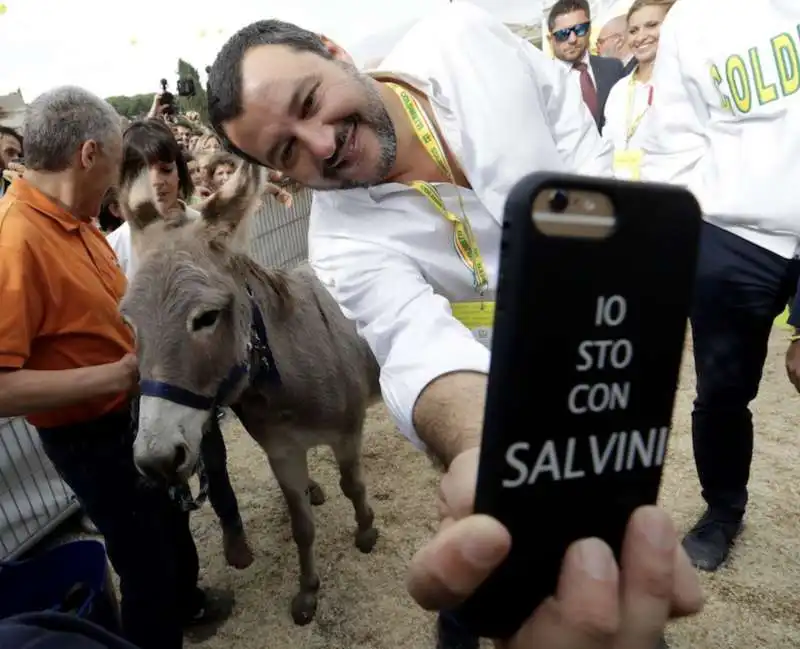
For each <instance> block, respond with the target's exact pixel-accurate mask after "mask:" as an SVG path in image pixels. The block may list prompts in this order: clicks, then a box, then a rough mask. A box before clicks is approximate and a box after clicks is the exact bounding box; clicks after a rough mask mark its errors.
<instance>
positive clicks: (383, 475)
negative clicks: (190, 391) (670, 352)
mask: <svg viewBox="0 0 800 649" xmlns="http://www.w3.org/2000/svg"><path fill="white" fill-rule="evenodd" d="M786 339H787V335H786V333H785V332H782V331H778V330H776V331H775V332H774V333H773V336H772V340H771V343H770V354H769V358H768V360H767V364H766V368H765V374H764V382H763V383H762V388H761V394H760V396H759V397H758V400H757V401H756V403H755V406H754V413H755V423H756V430H757V437H756V457H755V463H754V467H753V476H752V479H751V483H750V494H751V501H750V502H751V506H750V510H749V516H748V520H747V523H748V525H747V528H746V529H745V531H744V533H743V535H742V537H741V540H740V542H739V544H738V546H737V548H736V550H735V554H734V555H733V558H732V561H731V562H730V565H729V567H726V568H724V569H723V570H721V571H720V572H719V573H717V574H715V575H711V576H705V577H704V579H703V581H704V584H705V587H706V591H707V593H708V603H707V606H706V609H705V611H704V612H703V613H702V614H701V615H699V616H697V617H695V618H694V619H691V620H688V621H684V622H680V623H676V624H675V625H673V626H672V627H671V628H670V629H669V632H668V639H669V641H670V645H671V646H672V647H674V648H675V649H754V648H760V647H763V648H765V649H766V648H769V649H790V648H796V647H800V594H798V593H799V592H800V591H798V588H799V587H800V533H799V532H800V528H799V527H798V526H799V524H798V516H797V513H798V509H800V493H798V492H800V481H799V480H798V479H797V478H798V473H800V462H799V461H798V460H799V459H800V450H798V444H797V424H798V421H799V420H800V408H799V404H800V401H798V396H797V394H796V393H793V390H792V389H791V388H790V386H789V383H788V381H787V380H786V377H785V373H784V369H783V351H784V349H785V345H786ZM693 393H694V374H693V369H692V366H691V354H687V355H686V360H685V364H684V368H683V378H682V383H681V389H680V394H679V397H678V402H677V408H676V414H675V423H674V428H673V434H672V440H671V444H670V453H669V458H668V462H667V467H666V474H665V482H664V486H663V489H662V502H663V504H664V505H665V506H666V507H667V508H668V509H669V510H670V511H672V512H673V513H674V515H675V518H676V521H677V523H678V525H680V526H681V528H683V529H688V528H689V527H690V526H691V524H692V523H693V521H694V519H695V517H697V516H698V515H699V514H700V513H701V511H702V502H701V499H700V496H699V487H698V483H697V478H696V475H695V469H694V464H693V460H692V447H691V435H690V410H691V402H692V399H693V396H694V395H693ZM226 438H227V443H228V448H229V462H230V468H231V474H232V477H233V482H234V488H235V489H236V492H237V494H238V497H239V502H240V505H241V508H242V514H243V517H244V519H245V525H246V526H247V530H248V532H249V536H250V539H251V542H252V544H253V548H254V551H255V553H256V555H257V558H256V562H255V563H254V564H253V566H251V567H250V568H249V569H247V570H245V571H242V572H238V571H235V570H233V569H230V568H228V567H227V566H226V565H225V563H224V559H223V557H222V550H221V539H220V534H219V531H218V527H217V524H216V520H215V517H214V514H213V512H212V510H211V509H210V507H205V508H203V510H202V511H200V512H198V513H197V514H196V515H195V516H194V523H193V525H194V529H195V533H196V538H197V541H198V547H199V549H200V555H201V563H202V565H203V566H204V568H203V579H204V582H205V583H206V584H208V585H213V586H215V587H220V588H231V589H233V590H235V593H236V599H237V602H236V610H235V613H234V615H233V617H232V618H231V619H230V620H229V621H228V622H227V623H226V624H225V625H224V626H223V627H222V628H221V629H220V630H219V631H218V633H217V635H216V636H215V637H212V638H211V639H209V640H206V641H205V642H202V643H201V646H202V649H223V648H224V649H230V648H231V647H235V648H236V649H323V648H325V649H401V648H402V649H429V648H431V649H432V647H434V643H433V635H432V629H433V617H432V616H431V615H429V614H427V613H424V612H423V611H421V610H419V609H418V608H417V607H416V606H415V605H414V603H413V602H412V601H411V600H410V598H409V597H408V595H407V594H406V591H405V588H404V583H403V582H404V575H405V568H406V565H407V562H408V560H409V559H410V557H411V556H412V554H413V553H414V551H415V549H416V548H417V547H419V546H420V545H421V544H422V543H423V542H424V541H425V539H426V538H428V537H429V536H430V534H431V532H432V530H433V529H434V526H435V509H434V501H433V497H434V494H435V491H434V490H435V485H436V482H437V476H436V474H435V473H434V471H433V469H432V468H431V467H430V465H429V462H428V460H427V459H426V458H425V457H424V456H423V455H422V454H421V453H419V452H417V451H415V450H414V449H413V448H412V447H411V445H410V444H408V443H407V442H406V441H405V440H404V439H403V438H402V437H401V436H400V435H399V434H398V433H397V432H396V431H395V430H394V428H393V426H392V425H391V424H390V423H389V421H388V420H387V417H386V413H385V410H384V409H383V407H376V408H375V409H374V410H373V411H372V412H371V413H370V417H369V421H368V423H367V431H366V447H365V460H364V463H365V468H366V478H367V485H368V489H369V492H370V494H371V497H372V502H373V506H374V508H375V511H376V518H377V524H378V526H379V528H380V531H381V538H380V539H379V541H378V545H377V546H376V548H375V550H374V551H373V553H372V554H371V555H362V554H361V553H360V552H358V550H357V549H356V548H355V547H354V545H353V541H352V531H353V528H354V522H353V515H352V510H351V508H350V503H349V502H348V501H347V500H346V499H345V498H344V497H343V496H342V495H341V493H340V492H339V490H338V479H337V476H336V472H335V465H334V463H333V459H332V457H331V456H330V454H329V453H328V452H327V450H325V451H317V452H315V453H314V454H313V457H312V458H311V468H312V475H313V476H314V477H315V478H316V479H317V480H318V481H319V482H320V483H321V484H322V485H323V486H324V488H325V490H326V493H327V495H328V502H327V503H325V504H324V505H323V506H321V507H318V508H316V509H315V512H316V520H317V541H316V553H317V560H318V564H319V570H320V575H321V577H322V590H321V598H320V603H319V610H318V612H317V616H316V619H315V620H314V621H313V622H312V623H311V624H310V625H308V626H306V627H296V626H294V624H293V623H292V621H291V617H290V615H289V601H290V598H291V596H292V595H293V593H294V592H295V588H296V576H297V561H296V554H295V548H294V545H293V543H292V539H291V532H290V529H289V522H288V515H287V514H286V510H285V507H284V504H283V500H282V496H281V493H280V491H279V490H278V487H277V485H276V483H275V480H274V479H273V477H272V475H271V473H270V471H269V468H268V467H267V463H266V461H265V459H264V457H263V455H262V454H261V452H260V450H259V449H258V448H257V447H256V446H255V444H254V443H253V442H252V441H251V440H250V439H249V437H248V436H247V435H246V433H245V432H244V431H243V430H242V429H241V427H240V426H239V425H238V422H235V421H234V422H232V423H231V424H229V425H228V426H227V430H226Z"/></svg>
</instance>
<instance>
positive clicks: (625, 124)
mask: <svg viewBox="0 0 800 649" xmlns="http://www.w3.org/2000/svg"><path fill="white" fill-rule="evenodd" d="M632 75H633V73H631V74H629V75H628V76H627V77H623V78H622V79H620V80H619V81H617V82H616V83H615V84H614V85H613V86H612V88H611V91H610V92H609V93H608V100H607V101H606V107H605V113H604V114H605V120H606V121H605V126H604V127H603V137H604V138H606V139H607V140H609V141H610V142H611V144H612V145H613V146H614V150H615V151H624V150H626V149H641V148H642V141H643V138H644V136H643V135H642V134H643V133H645V132H646V126H645V125H646V122H647V119H648V116H649V112H650V110H649V109H650V107H651V106H650V103H651V99H654V98H655V92H654V90H653V85H652V84H650V83H641V82H639V81H633V76H632ZM631 85H633V97H631ZM631 98H632V99H633V101H632V102H631ZM637 123H638V126H637ZM629 131H632V133H631V134H630V140H629V139H628V132H629Z"/></svg>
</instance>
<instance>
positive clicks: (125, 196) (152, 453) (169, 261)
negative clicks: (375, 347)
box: [120, 163, 380, 624]
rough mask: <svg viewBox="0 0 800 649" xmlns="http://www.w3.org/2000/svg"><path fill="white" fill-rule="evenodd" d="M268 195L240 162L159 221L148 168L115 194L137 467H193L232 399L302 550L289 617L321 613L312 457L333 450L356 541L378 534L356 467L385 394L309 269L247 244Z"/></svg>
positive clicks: (318, 496) (180, 476)
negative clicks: (132, 256)
mask: <svg viewBox="0 0 800 649" xmlns="http://www.w3.org/2000/svg"><path fill="white" fill-rule="evenodd" d="M263 193H264V175H263V172H262V171H261V170H260V169H259V168H257V167H255V166H252V165H249V164H246V163H243V164H242V165H241V166H240V167H239V168H238V169H237V171H236V172H235V173H234V175H233V176H232V177H231V178H230V179H229V180H228V182H227V183H226V184H225V185H224V186H223V187H222V188H221V189H220V190H219V191H218V192H217V193H215V194H213V195H212V196H210V197H209V198H208V199H206V201H205V202H203V203H201V204H200V205H199V206H196V208H197V209H198V211H199V212H200V214H201V217H202V218H200V219H190V218H188V217H187V216H186V214H185V213H184V214H181V213H180V211H179V212H178V213H176V214H171V215H170V216H169V217H168V218H166V219H162V218H159V216H158V213H157V211H156V208H155V204H154V197H153V193H152V189H151V186H150V181H149V180H148V177H147V174H146V172H145V173H143V174H142V175H141V176H140V177H138V178H136V179H135V180H133V181H132V182H131V183H129V184H128V185H127V186H123V187H121V188H120V207H121V209H122V211H123V214H124V216H125V218H126V220H127V221H128V222H129V223H130V226H131V231H132V237H133V245H134V248H135V250H136V254H137V257H138V260H139V267H138V271H137V273H136V275H135V276H134V278H133V280H132V282H131V284H130V286H129V287H128V290H127V293H126V294H125V297H124V299H123V301H122V303H121V305H120V310H121V312H122V315H123V317H124V318H126V320H127V321H128V322H129V323H130V324H131V326H132V328H133V330H134V332H135V335H136V347H137V354H138V360H139V372H140V407H139V429H138V433H137V435H136V440H135V443H134V449H133V451H134V460H135V462H136V465H137V467H138V468H139V470H140V471H141V472H142V473H143V474H145V475H147V476H150V477H156V478H158V479H160V480H166V481H168V482H173V483H174V482H185V481H186V480H187V479H188V478H189V477H190V476H191V475H192V474H193V473H194V471H195V469H196V467H197V463H198V458H199V453H200V442H201V439H202V430H203V427H204V425H205V424H206V422H207V421H208V418H209V417H210V416H211V413H212V410H213V409H214V408H215V407H216V406H231V407H232V408H233V410H234V412H235V413H236V414H237V416H238V417H239V419H240V420H241V422H242V424H243V425H244V427H245V429H246V430H247V432H248V433H249V434H250V435H251V436H252V437H253V439H254V440H255V441H256V442H257V443H258V444H259V445H260V446H261V448H262V449H263V450H264V451H265V453H266V455H267V458H268V460H269V464H270V466H271V468H272V471H273V473H274V474H275V478H276V479H277V481H278V484H279V485H280V487H281V490H282V491H283V495H284V497H285V499H286V503H287V505H288V510H289V515H290V518H291V524H292V534H293V537H294V540H295V543H296V544H297V550H298V555H299V563H300V578H299V582H300V583H299V591H298V592H297V594H296V595H295V596H294V598H293V600H292V605H291V611H292V617H293V619H294V621H295V623H296V624H307V623H308V622H310V621H311V620H312V619H313V617H314V614H315V612H316V607H317V593H318V590H319V585H320V579H319V573H318V572H317V567H316V563H315V558H314V551H313V542H314V534H315V529H314V519H313V513H312V510H311V504H312V503H313V504H315V505H316V504H321V503H322V502H323V501H324V498H325V496H324V493H323V492H322V490H321V488H320V486H319V485H318V484H317V483H316V482H314V481H313V480H312V479H310V478H309V474H308V463H307V453H308V450H309V449H310V448H312V447H315V446H319V445H327V446H330V447H331V449H332V450H333V453H334V456H335V458H336V462H337V464H338V466H339V471H340V476H341V479H340V482H339V485H340V487H341V489H342V492H343V493H344V495H345V496H346V497H347V498H348V499H349V500H350V501H351V502H352V504H353V508H354V509H355V519H356V523H357V531H356V533H355V545H356V547H357V548H358V549H359V550H361V551H362V552H365V553H367V552H371V551H372V548H373V547H374V546H375V542H376V540H377V536H378V533H377V530H376V529H375V527H374V526H373V519H374V515H373V510H372V508H371V506H370V504H369V502H368V500H367V495H366V488H365V485H364V479H363V476H362V469H361V441H362V427H363V423H364V419H365V413H366V409H367V407H368V406H369V405H371V404H372V403H373V402H374V401H377V400H378V398H379V394H380V390H379V385H378V366H377V363H376V361H375V358H374V357H373V355H372V353H371V352H370V350H369V348H368V347H367V345H366V344H365V343H364V341H363V340H362V339H361V338H360V337H359V335H358V333H357V332H356V329H355V326H354V325H353V324H352V323H351V322H350V321H349V320H347V319H346V318H345V316H344V314H343V313H342V312H341V310H340V308H339V306H338V304H337V303H336V302H335V301H334V300H333V298H332V296H331V295H330V294H329V293H328V291H327V289H326V288H325V287H324V286H323V285H322V284H321V283H320V282H319V280H318V279H317V278H316V276H315V274H314V272H313V271H312V270H311V269H310V268H309V267H308V266H301V267H298V268H297V269H295V270H292V271H281V270H268V269H265V268H262V267H261V266H259V265H258V264H257V263H256V262H255V261H253V259H252V258H251V257H250V256H249V255H248V254H245V253H244V252H242V250H241V245H242V244H243V243H244V242H243V241H241V239H242V235H241V233H242V232H246V229H247V228H246V222H247V219H248V217H249V215H250V214H252V213H253V212H254V211H255V209H256V208H257V206H258V205H259V204H260V202H261V200H262V197H263Z"/></svg>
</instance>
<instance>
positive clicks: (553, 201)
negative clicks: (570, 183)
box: [550, 190, 569, 213]
mask: <svg viewBox="0 0 800 649" xmlns="http://www.w3.org/2000/svg"><path fill="white" fill-rule="evenodd" d="M567 207H569V196H567V193H566V192H562V191H561V190H558V191H556V192H554V193H553V196H552V197H551V198H550V209H551V210H553V212H558V213H561V212H563V211H564V210H566V209H567Z"/></svg>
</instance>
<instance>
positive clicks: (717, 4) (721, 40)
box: [642, 0, 800, 259]
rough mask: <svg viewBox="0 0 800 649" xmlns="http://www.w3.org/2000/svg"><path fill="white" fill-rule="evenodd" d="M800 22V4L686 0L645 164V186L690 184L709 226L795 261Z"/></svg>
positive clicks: (668, 53) (658, 76)
mask: <svg viewBox="0 0 800 649" xmlns="http://www.w3.org/2000/svg"><path fill="white" fill-rule="evenodd" d="M720 16H725V20H724V28H723V29H714V30H709V29H708V25H711V24H714V23H715V22H717V21H719V17H720ZM798 24H800V2H797V0H702V1H696V0H679V1H678V2H677V4H675V5H674V6H673V8H672V10H671V11H670V13H669V14H668V15H667V17H666V20H664V23H663V25H662V26H661V36H660V40H659V46H658V57H657V59H656V65H655V69H654V72H653V79H652V82H653V85H654V86H655V87H656V89H657V92H656V93H655V96H654V101H653V108H652V109H651V111H650V114H649V115H648V118H647V121H648V123H647V129H646V134H647V136H646V138H645V140H644V142H643V149H644V158H643V160H642V179H643V180H654V181H662V182H671V183H677V184H681V185H685V186H688V187H689V189H691V190H692V191H693V192H694V194H695V196H696V197H697V198H698V200H699V202H700V205H701V206H702V208H703V212H704V213H705V214H706V217H705V218H706V220H707V221H709V222H711V223H714V224H716V225H718V226H720V227H724V228H725V229H727V230H729V231H730V232H733V233H734V234H737V235H739V236H741V237H743V238H744V239H747V240H748V241H751V242H753V243H755V244H757V245H759V246H761V247H763V248H766V249H767V250H770V251H772V252H774V253H776V254H778V255H780V256H781V257H784V258H786V259H788V258H791V257H792V256H793V255H794V254H795V251H796V250H797V248H798V241H800V207H799V206H798V198H797V189H796V185H797V183H796V181H795V179H796V177H797V170H798V167H799V166H798V152H800V92H798V66H797V60H798V59H797V52H798V51H799V50H800V31H798Z"/></svg>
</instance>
